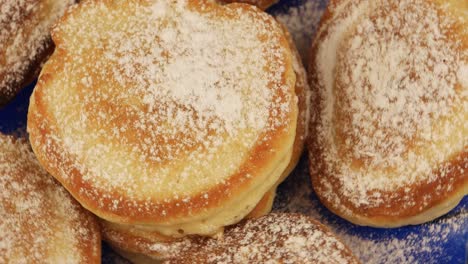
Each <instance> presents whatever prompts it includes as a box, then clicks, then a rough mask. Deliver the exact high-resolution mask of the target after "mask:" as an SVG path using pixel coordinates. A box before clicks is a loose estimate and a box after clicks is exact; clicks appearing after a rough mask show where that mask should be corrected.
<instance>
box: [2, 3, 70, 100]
mask: <svg viewBox="0 0 468 264" xmlns="http://www.w3.org/2000/svg"><path fill="white" fill-rule="evenodd" d="M74 2H75V1H73V0H42V1H37V0H15V1H10V0H1V1H0V64H1V65H2V66H1V67H0V77H1V78H0V89H1V90H2V92H1V93H4V94H6V95H8V96H10V94H11V93H14V92H15V89H16V87H14V86H16V85H20V84H21V82H23V81H24V78H25V76H24V75H25V74H26V71H27V70H28V68H29V67H30V65H31V63H34V61H35V60H37V59H38V58H37V56H38V55H39V54H41V53H42V52H43V51H45V50H46V49H47V48H48V47H50V45H52V42H51V40H50V29H51V27H52V25H53V24H54V23H55V22H56V21H57V19H58V18H59V17H61V16H62V14H63V13H64V12H65V9H66V8H67V6H70V5H71V4H73V3H74Z"/></svg>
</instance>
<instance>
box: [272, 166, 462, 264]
mask: <svg viewBox="0 0 468 264" xmlns="http://www.w3.org/2000/svg"><path fill="white" fill-rule="evenodd" d="M273 212H275V213H285V212H287V213H300V214H304V215H307V216H311V217H312V218H314V219H315V220H317V221H320V222H321V223H322V224H324V225H325V226H327V227H328V228H330V229H331V231H333V232H334V233H335V234H337V236H338V237H339V238H340V239H341V240H342V241H343V242H344V244H345V245H347V246H348V247H349V248H350V249H351V251H352V252H353V253H354V254H355V255H356V256H357V257H358V258H359V259H360V261H361V262H362V263H368V264H388V263H392V264H393V263H395V264H396V263H422V262H420V260H421V259H424V260H425V262H424V263H440V261H443V263H453V261H455V259H454V258H455V256H452V255H450V254H448V252H446V250H447V247H455V246H456V247H458V246H462V247H463V246H464V245H463V244H464V243H465V242H466V241H458V240H457V241H455V240H454V239H455V238H460V237H466V236H467V235H468V229H466V226H467V225H468V210H467V208H466V206H465V207H464V208H461V209H458V210H457V212H454V213H450V214H449V215H447V216H445V217H444V218H441V219H438V220H436V221H433V222H429V223H426V224H423V225H421V226H418V227H413V228H406V229H412V230H414V231H405V230H398V231H397V230H396V229H389V230H388V231H387V232H384V230H375V231H369V228H366V227H358V226H354V225H352V224H350V223H345V222H344V220H342V219H339V217H338V216H335V215H333V214H332V213H331V212H330V211H328V210H327V209H326V208H325V207H324V206H323V205H322V204H320V202H319V200H318V199H317V197H315V194H314V191H313V189H312V186H311V183H310V179H309V176H308V169H307V164H306V162H301V163H300V164H299V166H298V168H297V169H296V170H295V172H294V173H293V175H291V176H290V177H289V178H288V179H287V180H286V182H285V183H284V184H282V185H280V187H279V189H278V196H277V199H276V202H275V205H274V207H273ZM373 233H374V234H376V235H375V236H372V234H373ZM402 234H404V235H402ZM459 250H461V248H460V249H459Z"/></svg>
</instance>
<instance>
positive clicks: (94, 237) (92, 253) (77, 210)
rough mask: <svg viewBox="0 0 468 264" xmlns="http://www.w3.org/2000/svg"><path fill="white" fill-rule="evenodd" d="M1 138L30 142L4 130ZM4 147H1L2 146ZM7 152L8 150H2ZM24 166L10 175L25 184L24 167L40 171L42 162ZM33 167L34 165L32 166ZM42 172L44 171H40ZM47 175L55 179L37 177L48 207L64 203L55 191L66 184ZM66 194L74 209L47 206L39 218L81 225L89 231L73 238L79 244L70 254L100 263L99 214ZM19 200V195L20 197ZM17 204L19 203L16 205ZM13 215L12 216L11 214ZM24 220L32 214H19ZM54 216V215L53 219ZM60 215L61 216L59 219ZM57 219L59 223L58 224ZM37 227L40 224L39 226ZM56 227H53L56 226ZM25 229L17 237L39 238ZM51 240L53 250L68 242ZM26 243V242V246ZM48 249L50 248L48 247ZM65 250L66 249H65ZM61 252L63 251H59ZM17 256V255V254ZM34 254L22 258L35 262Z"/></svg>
mask: <svg viewBox="0 0 468 264" xmlns="http://www.w3.org/2000/svg"><path fill="white" fill-rule="evenodd" d="M0 137H1V138H6V139H7V140H11V142H15V143H18V144H27V142H26V140H24V139H17V138H14V137H12V136H5V135H2V134H1V133H0ZM0 149H1V147H0ZM2 151H4V150H2ZM13 155H14V156H13V157H18V156H15V155H19V154H18V153H13ZM22 166H24V168H22V170H18V171H15V174H14V175H9V176H10V177H13V178H11V179H12V180H13V181H14V182H16V183H17V184H21V182H24V181H25V179H24V176H25V171H23V170H31V169H36V170H37V167H34V166H38V165H35V164H24V165H22ZM31 166H32V167H31ZM38 173H40V172H38ZM43 176H48V177H50V178H51V180H52V181H49V180H48V179H44V178H41V179H40V180H37V182H35V183H37V184H38V186H35V188H37V189H35V191H37V192H40V193H45V196H39V197H44V198H45V200H46V201H44V202H45V203H46V205H47V206H52V207H53V206H55V204H54V203H56V202H60V201H57V198H56V197H55V196H54V194H55V193H56V192H59V191H61V190H62V188H63V187H62V186H61V185H60V184H59V183H58V182H57V181H56V180H55V179H53V178H52V177H51V176H50V175H47V174H44V175H43ZM30 191H31V190H28V192H27V193H24V192H23V193H16V194H18V195H32V194H31V193H30ZM63 192H66V191H65V190H63ZM13 193H15V192H13ZM66 197H67V198H68V200H69V202H70V203H71V204H72V207H71V209H72V212H65V215H64V214H61V213H63V212H61V211H57V210H55V211H54V209H50V208H45V210H44V211H43V212H42V211H41V213H42V214H41V215H40V218H41V219H37V221H41V222H44V223H45V222H48V223H49V224H51V225H55V224H56V223H57V221H64V222H66V224H67V225H69V226H73V227H80V230H79V231H76V232H85V233H82V234H80V236H76V237H74V238H73V239H74V240H77V246H76V247H75V248H74V252H69V253H70V254H75V255H78V256H79V259H80V262H79V263H83V264H86V263H100V262H101V230H100V227H99V224H98V221H97V219H96V217H95V216H94V215H92V214H91V213H90V212H88V211H86V210H85V209H84V208H83V207H82V206H81V205H80V204H79V203H78V202H77V201H75V200H74V199H73V198H72V197H71V195H69V194H68V193H66ZM16 199H18V198H16ZM12 200H13V202H14V201H15V199H12ZM2 202H6V203H7V204H3V206H6V207H8V206H10V205H9V203H10V202H12V201H10V200H9V201H2ZM14 206H15V205H14ZM68 213H73V214H77V217H73V219H71V217H69V215H67V214H68ZM2 217H5V218H7V219H8V217H9V216H8V215H6V216H2ZM10 217H11V216H10ZM19 217H20V219H21V218H22V217H23V218H25V219H26V218H28V217H30V216H28V215H27V214H23V215H21V216H19ZM51 217H53V218H51ZM57 218H59V219H57ZM54 222H55V224H54ZM35 228H37V227H35ZM52 228H53V227H52ZM20 230H21V232H20V233H15V235H17V236H24V237H25V239H26V240H27V239H34V237H35V233H34V230H31V229H30V228H27V227H26V228H21V229H20ZM59 231H60V232H63V230H59ZM64 235H68V234H64ZM50 236H53V234H50ZM48 239H50V241H48V243H47V247H48V248H49V249H53V250H55V249H56V248H59V249H60V248H61V247H63V246H64V245H61V244H57V242H56V241H54V238H53V237H48ZM21 246H22V244H17V245H15V247H21ZM23 246H24V245H23ZM28 250H29V248H25V249H24V251H25V252H27V251H28ZM44 250H46V249H44ZM61 250H63V249H61ZM59 251H60V250H59ZM6 257H7V259H6V261H7V262H8V256H6ZM16 257H17V256H16ZM29 257H30V256H22V258H24V259H25V260H26V261H33V259H30V258H29Z"/></svg>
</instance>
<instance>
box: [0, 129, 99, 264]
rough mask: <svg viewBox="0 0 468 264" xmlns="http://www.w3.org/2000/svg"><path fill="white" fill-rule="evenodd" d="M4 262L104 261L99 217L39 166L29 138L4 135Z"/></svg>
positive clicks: (0, 218)
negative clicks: (79, 202)
mask: <svg viewBox="0 0 468 264" xmlns="http://www.w3.org/2000/svg"><path fill="white" fill-rule="evenodd" d="M0 190H1V191H0V263H83V264H85V263H86V264H87V263H100V261H101V236H100V232H99V229H98V224H97V223H96V219H95V218H94V217H93V216H91V214H89V213H88V212H87V211H86V210H85V209H83V208H82V207H81V206H80V205H79V204H78V203H77V202H76V201H75V200H74V199H73V198H72V197H71V196H70V194H69V193H68V192H67V191H66V190H65V189H64V188H63V187H62V186H60V184H58V183H57V182H56V181H55V180H54V178H53V177H52V176H50V175H49V174H47V172H45V171H44V170H43V169H42V168H41V167H40V165H39V163H38V162H37V160H36V158H35V157H34V154H33V152H32V151H31V149H30V147H29V145H28V144H27V143H26V141H25V140H22V139H14V138H12V137H9V136H4V135H1V134H0Z"/></svg>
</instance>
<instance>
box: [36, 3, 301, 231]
mask: <svg viewBox="0 0 468 264" xmlns="http://www.w3.org/2000/svg"><path fill="white" fill-rule="evenodd" d="M52 36H53V40H54V42H55V43H56V45H57V49H56V52H55V53H54V54H53V55H52V57H51V58H50V60H49V61H48V62H47V64H46V65H45V66H44V69H43V71H42V73H41V77H40V79H39V81H38V84H37V87H36V89H35V90H34V93H33V95H32V97H31V104H30V108H29V115H28V130H29V132H30V139H31V144H32V146H33V149H34V151H35V153H36V154H37V156H38V159H39V160H40V162H41V163H42V164H43V165H44V167H45V168H46V169H47V170H48V171H49V172H50V173H51V174H52V175H53V176H54V177H56V178H57V179H58V180H59V181H60V182H61V183H62V184H63V185H64V186H65V188H67V189H68V190H69V191H70V193H71V194H72V195H73V196H74V197H75V198H76V199H77V200H78V201H79V202H80V203H81V204H82V205H83V206H84V207H86V208H87V209H89V210H90V211H92V212H93V213H95V214H96V215H98V216H99V217H101V218H103V219H106V220H107V221H110V222H115V223H119V224H128V225H135V226H137V227H139V228H142V229H146V230H151V231H156V232H159V233H161V234H162V235H166V236H173V237H177V236H184V235H186V234H200V235H212V234H215V233H217V232H219V231H221V230H222V227H224V226H226V225H230V224H233V223H237V222H239V221H240V220H241V219H243V218H244V217H245V216H246V215H247V214H248V213H249V212H251V211H252V209H253V208H254V207H255V206H256V205H257V204H258V202H259V201H260V200H261V199H262V197H263V196H264V195H265V193H267V192H268V191H269V190H270V189H271V188H272V187H274V186H275V184H277V182H278V181H279V179H280V178H281V176H282V174H283V172H284V171H285V170H286V169H287V167H288V165H289V164H290V161H291V159H292V156H293V152H294V140H295V137H296V128H297V120H298V101H297V97H296V95H295V83H296V75H295V73H294V68H293V55H292V53H291V50H290V47H289V45H288V40H287V38H286V37H285V36H284V33H283V31H282V29H281V26H279V25H278V24H277V22H276V21H275V20H274V19H273V18H272V17H271V16H269V15H268V14H266V13H264V12H261V11H260V10H259V9H258V8H255V7H253V6H249V5H245V4H229V5H219V4H217V3H214V2H212V1H203V0H186V1H176V2H174V1H168V0H152V1H137V0H133V1H123V0H112V1H97V0H89V1H84V2H81V3H80V4H78V5H77V7H76V8H74V9H73V10H71V11H70V12H68V13H67V15H66V16H64V17H63V19H62V20H61V22H60V23H59V25H58V26H57V28H56V29H55V30H54V31H53V35H52Z"/></svg>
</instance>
